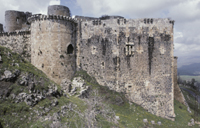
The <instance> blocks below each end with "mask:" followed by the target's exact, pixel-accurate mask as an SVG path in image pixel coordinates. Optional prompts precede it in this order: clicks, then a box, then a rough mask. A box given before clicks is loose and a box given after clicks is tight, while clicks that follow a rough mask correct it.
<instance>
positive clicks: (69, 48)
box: [67, 44, 74, 54]
mask: <svg viewBox="0 0 200 128" xmlns="http://www.w3.org/2000/svg"><path fill="white" fill-rule="evenodd" d="M73 51H74V48H73V46H72V45H71V44H70V45H69V46H68V47H67V54H73Z"/></svg>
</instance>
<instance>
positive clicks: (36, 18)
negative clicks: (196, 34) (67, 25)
mask: <svg viewBox="0 0 200 128" xmlns="http://www.w3.org/2000/svg"><path fill="white" fill-rule="evenodd" d="M41 20H64V21H70V22H73V23H78V20H77V19H76V18H72V17H69V16H62V15H41V14H37V15H32V16H31V17H29V18H28V22H29V23H32V22H34V21H41Z"/></svg>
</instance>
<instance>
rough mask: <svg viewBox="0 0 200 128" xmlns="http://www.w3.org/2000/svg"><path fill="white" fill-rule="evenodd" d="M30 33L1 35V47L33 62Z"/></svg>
mask: <svg viewBox="0 0 200 128" xmlns="http://www.w3.org/2000/svg"><path fill="white" fill-rule="evenodd" d="M30 37H31V36H30V31H20V32H11V33H8V32H5V33H0V45H1V46H4V47H7V48H9V49H11V50H12V51H13V52H16V53H18V54H20V55H21V56H22V57H24V58H26V60H27V61H29V62H30V61H31V42H30Z"/></svg>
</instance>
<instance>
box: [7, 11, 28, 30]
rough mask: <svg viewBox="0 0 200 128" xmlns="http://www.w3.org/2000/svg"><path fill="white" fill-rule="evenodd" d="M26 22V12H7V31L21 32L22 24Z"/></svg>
mask: <svg viewBox="0 0 200 128" xmlns="http://www.w3.org/2000/svg"><path fill="white" fill-rule="evenodd" d="M25 22H26V15H25V13H24V12H20V11H13V10H8V11H6V12H5V31H6V32H13V31H15V30H20V29H21V28H22V24H23V23H25Z"/></svg>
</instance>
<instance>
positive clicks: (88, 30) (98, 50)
mask: <svg viewBox="0 0 200 128" xmlns="http://www.w3.org/2000/svg"><path fill="white" fill-rule="evenodd" d="M80 35H82V36H81V37H82V39H81V40H80V46H79V49H78V50H79V52H80V53H79V54H78V56H77V61H78V62H79V63H77V64H78V65H77V67H80V68H82V69H83V70H86V71H87V72H88V73H89V74H90V75H92V76H94V77H95V78H96V79H97V81H98V82H99V83H100V84H101V85H105V86H108V87H109V88H110V89H113V90H116V91H119V92H125V93H126V96H127V97H128V99H129V100H130V101H132V102H135V103H137V104H139V105H141V106H142V107H144V108H145V109H147V110H148V111H149V112H151V113H153V114H155V115H158V116H161V117H165V118H169V119H173V117H175V114H174V100H173V99H174V86H173V68H172V66H173V21H170V20H169V19H136V20H126V19H110V20H95V21H84V22H82V23H81V28H80ZM78 45H79V44H78Z"/></svg>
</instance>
